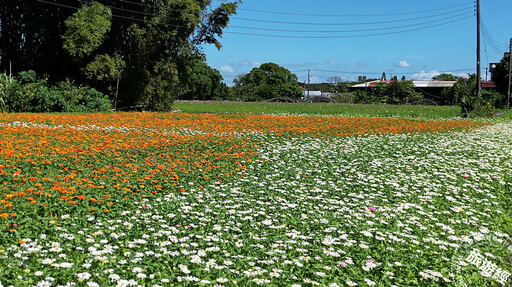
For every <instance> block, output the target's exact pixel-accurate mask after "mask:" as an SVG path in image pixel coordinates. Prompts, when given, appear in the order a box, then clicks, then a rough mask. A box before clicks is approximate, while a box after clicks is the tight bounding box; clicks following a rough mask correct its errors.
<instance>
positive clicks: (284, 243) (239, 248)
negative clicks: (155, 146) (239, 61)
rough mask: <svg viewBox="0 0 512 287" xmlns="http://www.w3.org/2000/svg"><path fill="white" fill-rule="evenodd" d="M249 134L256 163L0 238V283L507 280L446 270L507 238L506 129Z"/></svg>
mask: <svg viewBox="0 0 512 287" xmlns="http://www.w3.org/2000/svg"><path fill="white" fill-rule="evenodd" d="M249 137H250V138H251V139H252V140H254V141H257V142H259V143H260V145H259V149H258V150H257V154H258V157H257V158H256V159H255V160H253V161H251V162H248V161H242V163H241V164H243V165H244V169H240V170H238V171H236V173H235V174H234V175H233V176H232V177H226V178H225V179H219V180H216V181H215V182H213V183H211V184H209V185H207V186H204V187H203V186H201V188H199V187H198V184H197V183H195V182H190V183H187V185H184V189H183V190H182V191H181V192H169V193H156V194H155V195H154V196H148V197H143V198H142V199H140V200H138V201H130V204H126V205H124V207H125V208H124V210H119V211H117V212H114V210H113V211H111V212H110V213H104V214H97V213H91V214H90V215H82V213H80V214H74V213H73V212H72V210H73V209H64V210H65V212H64V211H63V212H58V211H56V212H55V213H54V215H55V217H53V218H52V217H49V218H47V219H48V220H46V221H44V220H40V221H34V224H39V225H38V226H34V227H33V228H27V231H24V232H19V233H17V234H18V237H19V238H16V240H15V241H14V240H7V239H5V238H6V237H3V239H2V241H3V242H0V286H257V285H262V286H294V287H295V286H331V287H332V286H456V285H457V284H459V283H458V282H456V275H462V276H463V277H464V279H463V280H464V282H466V283H467V284H468V286H471V284H473V286H501V285H503V284H502V283H503V282H507V283H510V282H512V281H511V280H510V278H508V277H507V278H505V279H503V276H502V278H501V280H502V282H501V283H500V282H499V280H497V279H496V277H494V278H493V276H492V275H493V274H487V275H488V276H485V275H486V274H484V275H481V272H480V270H479V269H478V266H473V265H472V264H471V262H469V263H468V262H459V261H457V262H455V265H462V266H463V268H462V271H461V270H460V269H459V270H458V271H457V272H458V273H461V274H455V270H453V265H454V260H455V259H454V255H455V254H456V253H457V252H460V251H458V250H460V246H462V245H463V244H471V243H473V242H475V241H478V240H479V239H481V238H482V237H483V236H486V235H490V234H492V235H493V236H495V238H497V239H496V240H497V241H500V242H506V241H507V240H508V239H509V234H511V231H512V230H511V229H510V228H511V227H512V217H511V215H512V213H511V211H512V210H511V204H512V197H511V196H512V124H510V123H497V124H492V125H488V126H484V127H480V128H478V129H473V130H469V131H464V132H462V131H460V132H440V133H423V134H385V135H372V136H349V137H307V136H300V137H299V136H298V137H293V136H287V137H283V136H276V135H273V134H268V133H267V134H263V133H253V134H251V135H250V136H249ZM38 216H39V215H38ZM41 216H44V215H41ZM46 217H48V216H46ZM2 224H4V223H2ZM18 224H19V225H22V224H23V223H22V222H17V223H16V220H13V221H10V228H13V226H15V227H16V226H18ZM14 232H17V231H14ZM13 238H15V237H13ZM479 248H480V249H482V248H484V249H485V246H480V247H479ZM487 249H488V250H482V254H485V255H483V256H485V258H488V259H489V260H490V261H492V262H493V263H494V264H495V265H496V266H500V268H502V270H501V271H502V272H507V271H508V272H511V271H512V264H511V262H510V261H508V260H510V257H509V256H507V254H506V252H504V251H503V250H500V251H498V250H496V249H492V248H487ZM502 274H506V273H502ZM505 276H506V275H505ZM503 280H505V281H503Z"/></svg>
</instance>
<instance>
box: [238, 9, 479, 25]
mask: <svg viewBox="0 0 512 287" xmlns="http://www.w3.org/2000/svg"><path fill="white" fill-rule="evenodd" d="M462 11H466V12H469V11H468V8H464V9H459V10H454V11H450V12H446V13H441V14H435V15H428V16H423V17H415V18H408V19H399V20H387V21H377V22H349V23H325V22H322V23H319V22H290V21H276V20H265V19H252V18H239V17H233V18H232V19H234V20H242V21H250V22H258V23H273V24H290V25H308V26H351V25H377V24H389V23H398V22H409V21H417V20H422V19H428V18H432V17H439V16H445V15H449V14H453V13H458V12H462ZM471 11H473V8H471Z"/></svg>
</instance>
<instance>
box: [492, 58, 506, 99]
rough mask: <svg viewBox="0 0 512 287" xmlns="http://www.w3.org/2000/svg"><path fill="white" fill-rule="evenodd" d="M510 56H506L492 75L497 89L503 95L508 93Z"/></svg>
mask: <svg viewBox="0 0 512 287" xmlns="http://www.w3.org/2000/svg"><path fill="white" fill-rule="evenodd" d="M509 61H510V55H509V54H505V56H503V58H502V59H501V61H500V63H499V64H498V65H497V66H496V69H495V70H494V72H493V73H492V77H491V79H492V81H493V82H494V83H495V84H496V89H497V90H498V92H500V93H501V94H503V95H506V94H507V93H508V66H509Z"/></svg>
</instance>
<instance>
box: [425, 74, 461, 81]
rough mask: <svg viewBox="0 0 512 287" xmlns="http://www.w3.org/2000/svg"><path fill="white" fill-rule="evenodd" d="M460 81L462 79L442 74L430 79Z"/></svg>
mask: <svg viewBox="0 0 512 287" xmlns="http://www.w3.org/2000/svg"><path fill="white" fill-rule="evenodd" d="M460 79H462V77H459V76H455V75H454V74H448V73H442V74H439V75H437V76H434V77H432V80H433V81H458V80H460Z"/></svg>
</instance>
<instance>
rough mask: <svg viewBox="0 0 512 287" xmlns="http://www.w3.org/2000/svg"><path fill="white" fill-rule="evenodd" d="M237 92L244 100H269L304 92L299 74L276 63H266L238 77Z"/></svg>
mask: <svg viewBox="0 0 512 287" xmlns="http://www.w3.org/2000/svg"><path fill="white" fill-rule="evenodd" d="M237 82H238V83H235V84H238V86H235V94H237V95H238V94H240V97H241V98H242V100H244V101H258V100H267V99H271V98H275V97H280V96H281V97H291V98H298V97H300V96H301V94H302V92H301V90H300V89H299V88H298V86H297V76H296V75H295V74H292V73H291V72H290V71H289V70H288V69H286V68H284V67H281V66H279V65H278V64H275V63H265V64H262V65H261V66H259V67H258V68H253V69H252V70H251V71H250V72H249V73H248V74H246V75H243V76H241V77H239V78H237Z"/></svg>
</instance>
